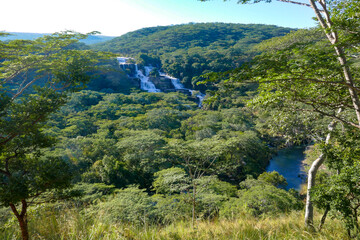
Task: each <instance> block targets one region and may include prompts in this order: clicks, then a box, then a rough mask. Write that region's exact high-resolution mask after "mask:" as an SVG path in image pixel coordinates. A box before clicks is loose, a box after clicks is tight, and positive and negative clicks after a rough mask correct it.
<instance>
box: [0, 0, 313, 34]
mask: <svg viewBox="0 0 360 240" xmlns="http://www.w3.org/2000/svg"><path fill="white" fill-rule="evenodd" d="M19 6H20V7H19ZM3 7H4V9H7V10H10V11H4V13H3V14H1V15H0V21H1V22H2V23H3V24H2V25H0V31H4V32H17V33H20V32H21V33H40V34H51V33H54V32H61V31H66V30H72V31H75V32H81V33H87V32H92V31H99V32H100V33H101V34H100V35H102V36H111V37H117V36H121V35H123V34H126V33H128V32H133V31H136V30H139V29H143V28H148V27H157V26H171V25H179V24H189V23H212V22H222V23H234V24H266V25H276V26H279V27H289V28H309V27H313V26H315V24H316V23H315V21H314V20H312V17H313V16H314V13H313V11H312V9H311V8H307V7H304V6H298V5H294V4H290V3H280V2H273V3H257V4H246V5H241V4H237V1H225V2H223V1H222V0H216V1H215V0H214V1H206V2H200V1H197V0H181V1H180V0H150V1H149V0H131V1H130V0H103V1H102V3H101V4H99V2H98V1H95V0H87V1H85V0H77V1H72V0H62V1H61V2H60V1H53V2H52V3H49V2H48V1H47V0H34V1H31V2H29V1H27V0H13V1H6V2H5V3H3ZM4 23H5V24H4Z"/></svg>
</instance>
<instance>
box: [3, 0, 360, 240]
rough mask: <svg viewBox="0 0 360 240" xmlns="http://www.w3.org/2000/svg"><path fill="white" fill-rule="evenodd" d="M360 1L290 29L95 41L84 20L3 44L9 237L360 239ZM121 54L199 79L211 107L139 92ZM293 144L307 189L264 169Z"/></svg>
mask: <svg viewBox="0 0 360 240" xmlns="http://www.w3.org/2000/svg"><path fill="white" fill-rule="evenodd" d="M313 8H315V9H316V6H313ZM354 9H355V10H354ZM356 10H359V4H358V3H356V2H353V1H344V2H343V1H340V2H333V3H331V4H330V3H329V5H326V4H323V5H322V10H321V12H319V15H318V16H317V19H318V21H319V26H318V27H316V28H313V29H301V30H296V31H295V30H293V31H291V29H287V28H280V27H276V26H267V25H242V24H224V23H202V24H184V25H175V26H164V27H154V28H145V29H141V30H138V31H135V32H131V33H128V34H125V35H124V36H121V37H118V38H114V39H112V40H110V41H107V42H105V43H99V44H95V45H92V46H86V45H84V44H81V43H80V44H79V41H80V40H83V39H86V38H87V37H89V36H88V35H84V34H79V33H74V32H64V33H56V34H52V35H45V36H43V37H40V38H37V39H35V40H5V41H0V49H1V51H0V80H1V82H0V237H1V238H2V239H20V238H22V239H24V240H27V239H219V238H220V239H294V238H295V239H346V238H349V239H350V238H358V236H359V235H358V234H359V232H360V231H359V229H360V228H359V225H358V207H359V206H360V205H359V199H360V193H359V189H360V188H359V178H360V176H359V173H360V171H359V166H360V165H359V156H360V152H359V148H358V145H359V139H360V138H359V134H360V132H359V128H360V127H359V126H360V101H359V97H358V93H359V71H358V68H359V61H358V50H357V49H358V42H359V41H358V40H359V34H358V29H359V25H360V23H359V22H360V21H359V16H358V14H355V13H358V12H357V11H356ZM321 14H328V15H326V16H328V18H326V17H325V18H324V17H323V16H322V15H321ZM329 16H331V21H330V20H329V19H330V17H329ZM324 30H325V31H324ZM6 35H7V33H0V37H1V36H4V37H5V36H6ZM118 56H128V57H133V58H134V60H133V61H134V62H135V63H137V64H138V65H139V67H140V68H142V67H144V66H145V65H152V66H153V67H156V69H158V70H160V71H161V72H165V73H167V74H169V75H172V76H174V77H177V78H179V79H180V80H181V81H182V82H183V83H184V85H185V86H186V87H188V88H193V89H197V90H201V91H203V92H204V93H206V94H207V97H206V98H205V101H204V102H203V105H202V106H201V107H199V104H198V102H197V100H196V98H195V97H194V96H190V95H188V94H184V93H183V92H182V91H173V92H167V93H165V92H157V93H149V92H144V91H142V90H141V89H140V88H139V80H138V79H137V78H136V77H134V76H130V75H129V72H127V71H126V70H124V69H122V68H120V67H119V65H118V62H117V60H116V57H118ZM291 145H308V146H310V147H309V148H308V151H307V153H306V163H307V164H308V170H309V175H308V185H307V187H306V186H304V187H303V189H302V190H301V191H300V192H298V191H296V190H294V189H288V188H287V182H286V179H285V178H284V177H283V176H281V175H280V174H279V173H277V172H275V171H274V172H266V167H267V165H268V163H269V160H270V159H271V157H272V156H273V155H274V154H276V152H277V151H278V150H279V149H281V148H285V147H288V146H291ZM323 163H324V164H323ZM304 210H305V216H304V213H303V212H304ZM304 218H305V224H304Z"/></svg>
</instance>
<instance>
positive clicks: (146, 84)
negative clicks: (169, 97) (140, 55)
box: [135, 64, 161, 92]
mask: <svg viewBox="0 0 360 240" xmlns="http://www.w3.org/2000/svg"><path fill="white" fill-rule="evenodd" d="M144 68H145V75H144V73H143V72H142V71H141V70H139V69H138V66H137V64H135V71H136V77H138V78H139V79H140V88H141V89H142V90H144V91H147V92H161V91H160V89H157V88H156V87H155V84H154V83H152V82H151V81H150V80H149V74H150V72H151V70H152V67H149V66H146V67H144Z"/></svg>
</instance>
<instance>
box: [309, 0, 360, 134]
mask: <svg viewBox="0 0 360 240" xmlns="http://www.w3.org/2000/svg"><path fill="white" fill-rule="evenodd" d="M309 2H310V6H311V8H312V9H313V10H314V12H315V15H316V18H317V20H318V21H319V23H320V26H321V27H322V29H323V30H324V32H325V35H326V37H327V39H328V40H329V42H330V44H331V45H332V46H333V47H334V50H335V53H336V56H337V58H338V61H339V63H340V65H341V68H342V70H343V77H344V80H345V82H346V84H347V86H348V90H349V95H350V98H351V102H352V104H353V108H354V111H355V114H356V118H357V124H356V127H358V128H360V99H359V95H358V93H357V91H356V90H355V89H356V86H355V84H354V79H353V76H352V74H351V70H350V68H349V66H348V65H347V59H346V55H345V52H344V49H343V48H342V47H340V46H339V45H338V44H339V36H338V34H337V32H336V31H335V30H334V27H333V22H332V21H331V18H330V13H329V10H328V9H327V6H326V2H325V1H324V0H319V1H315V0H309ZM316 2H318V3H319V4H320V5H321V6H322V8H323V9H322V11H320V10H319V7H318V5H317V4H316Z"/></svg>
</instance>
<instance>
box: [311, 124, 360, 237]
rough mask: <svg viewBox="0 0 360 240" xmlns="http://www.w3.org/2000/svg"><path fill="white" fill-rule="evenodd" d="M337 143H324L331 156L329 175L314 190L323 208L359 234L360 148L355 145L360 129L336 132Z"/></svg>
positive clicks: (317, 201) (351, 233) (329, 156)
mask: <svg viewBox="0 0 360 240" xmlns="http://www.w3.org/2000/svg"><path fill="white" fill-rule="evenodd" d="M333 141H336V144H334V145H331V146H322V149H323V151H324V153H325V155H326V158H327V166H328V170H327V172H326V178H324V179H323V180H322V181H321V183H320V184H319V185H318V186H316V187H315V188H314V190H313V191H312V192H311V194H312V195H313V196H314V202H315V204H316V205H317V206H319V207H320V208H322V209H324V210H327V211H329V210H330V213H331V214H332V215H333V216H334V217H336V218H339V219H340V220H342V221H343V223H344V224H345V227H346V229H347V230H348V233H349V236H351V235H353V237H356V236H357V235H358V234H359V223H358V216H359V213H358V208H359V207H360V205H359V201H360V192H359V177H360V176H359V170H360V165H359V164H360V162H359V160H360V152H359V149H358V148H355V149H354V145H355V146H358V144H359V132H358V131H356V130H354V129H350V130H348V131H346V132H343V131H341V130H339V131H337V132H335V133H334V135H333Z"/></svg>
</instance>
